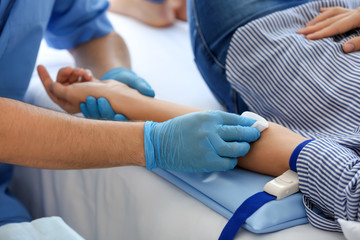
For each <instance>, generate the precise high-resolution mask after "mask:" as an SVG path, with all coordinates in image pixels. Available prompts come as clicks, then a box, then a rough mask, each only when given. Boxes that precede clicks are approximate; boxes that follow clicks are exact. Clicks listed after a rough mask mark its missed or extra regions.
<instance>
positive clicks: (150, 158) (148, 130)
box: [144, 121, 158, 170]
mask: <svg viewBox="0 0 360 240" xmlns="http://www.w3.org/2000/svg"><path fill="white" fill-rule="evenodd" d="M157 124H158V123H154V122H152V121H147V122H145V125H144V150H145V163H146V169H147V170H151V169H153V168H157V165H156V161H155V151H154V144H153V141H152V139H153V128H154V127H155V126H156V125H157Z"/></svg>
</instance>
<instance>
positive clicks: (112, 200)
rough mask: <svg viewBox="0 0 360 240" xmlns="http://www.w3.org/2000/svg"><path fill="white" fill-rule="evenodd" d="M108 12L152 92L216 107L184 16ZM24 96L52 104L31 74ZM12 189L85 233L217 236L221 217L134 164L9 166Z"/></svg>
mask: <svg viewBox="0 0 360 240" xmlns="http://www.w3.org/2000/svg"><path fill="white" fill-rule="evenodd" d="M110 18H111V20H112V22H113V24H114V25H115V28H116V30H117V31H118V32H119V33H120V34H121V35H122V36H123V37H124V39H125V41H126V42H127V44H128V46H129V49H130V53H131V56H132V63H133V69H134V70H135V72H137V73H138V75H140V76H142V77H143V78H145V79H146V80H147V81H148V82H149V83H150V85H151V86H152V87H153V88H154V90H155V92H156V97H157V98H160V99H165V100H169V101H172V102H176V103H180V104H185V105H191V106H195V107H200V108H207V109H222V107H221V106H220V105H219V104H218V103H217V101H216V100H215V98H214V97H213V96H212V94H211V93H210V91H209V89H208V88H207V86H206V84H205V83H204V81H203V80H202V78H201V76H200V74H199V73H198V71H197V69H196V66H195V63H194V62H193V57H192V52H191V48H190V42H189V36H188V26H187V24H186V23H183V22H177V23H176V24H175V25H174V26H172V27H170V28H165V29H154V28H150V27H147V26H144V25H142V24H141V23H139V22H136V21H134V20H132V19H128V18H126V17H122V16H117V15H113V14H110ZM38 63H39V64H40V63H41V64H44V65H45V66H46V67H48V68H49V70H50V72H51V74H52V75H53V76H55V75H56V73H57V70H58V68H60V67H63V66H67V65H73V61H72V59H71V57H70V55H69V54H68V53H67V52H66V51H55V50H52V49H49V48H48V47H47V46H46V45H45V44H43V45H42V47H41V51H40V55H39V58H38ZM26 101H28V102H30V103H32V104H36V105H40V106H43V107H47V108H53V109H56V110H60V109H59V108H58V107H57V106H55V105H54V104H53V103H52V102H51V101H50V99H49V98H48V97H47V96H46V93H45V91H44V89H43V87H42V85H41V83H40V81H39V79H38V76H37V74H36V73H34V75H33V79H32V82H31V85H30V88H29V91H28V93H27V97H26ZM50 134H51V133H50ZM13 189H14V191H15V192H16V194H17V195H18V196H19V197H20V199H21V200H22V201H23V202H24V204H25V205H26V206H27V208H28V209H29V210H30V213H31V214H32V215H33V217H35V218H38V217H43V216H61V217H62V218H63V219H64V221H65V222H66V223H67V224H68V225H70V226H71V227H72V228H73V229H74V230H75V231H77V232H78V233H79V234H80V235H82V236H83V237H84V238H86V239H89V240H92V239H99V240H104V239H107V240H112V239H124V240H136V239H146V240H151V239H153V240H162V239H163V240H169V239H171V240H176V239H186V240H190V239H194V240H201V239H204V240H209V239H217V238H218V236H219V234H220V232H221V231H222V229H223V227H224V226H225V224H226V222H227V219H225V218H224V217H223V216H221V215H219V214H218V213H216V212H214V211H213V210H211V209H209V208H208V207H206V206H205V205H203V204H202V203H201V202H199V201H198V200H196V199H194V198H192V197H191V196H189V195H188V194H186V193H185V192H183V191H182V190H180V189H178V188H177V187H175V186H174V185H172V184H171V183H169V182H167V181H166V180H164V179H162V178H161V177H159V176H157V175H155V174H154V173H152V172H149V171H147V170H146V169H145V168H142V167H121V168H112V169H100V170H71V171H53V170H39V169H30V168H23V167H16V170H15V178H14V181H13ZM236 239H241V240H252V239H254V240H259V239H270V240H271V239H273V240H275V239H276V240H281V239H283V240H285V239H292V240H296V239H299V240H303V239H316V240H335V239H336V240H338V239H344V237H343V235H342V234H340V233H331V232H325V231H321V230H318V229H315V228H313V227H312V226H310V225H309V224H305V225H301V226H297V227H293V228H289V229H286V230H283V231H279V232H275V233H268V234H261V235H257V234H253V233H250V232H248V231H246V230H243V229H242V230H240V231H239V233H238V235H237V238H236Z"/></svg>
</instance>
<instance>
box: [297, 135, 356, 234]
mask: <svg viewBox="0 0 360 240" xmlns="http://www.w3.org/2000/svg"><path fill="white" fill-rule="evenodd" d="M296 167H297V171H298V174H299V180H300V186H299V187H300V190H301V192H302V193H303V194H304V204H305V209H306V213H307V216H308V218H309V222H310V223H311V224H312V225H313V226H315V227H317V228H320V229H323V230H327V231H341V227H340V225H339V223H338V222H337V219H339V218H341V219H345V220H351V221H360V216H359V213H360V204H359V202H360V136H359V135H357V134H354V135H349V136H346V137H342V138H338V139H336V138H334V139H330V138H324V139H317V140H314V141H311V142H308V143H307V144H306V145H305V146H303V148H302V149H301V151H300V152H299V154H298V159H297V163H296Z"/></svg>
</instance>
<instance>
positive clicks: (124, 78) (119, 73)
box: [80, 68, 155, 121]
mask: <svg viewBox="0 0 360 240" xmlns="http://www.w3.org/2000/svg"><path fill="white" fill-rule="evenodd" d="M108 79H112V80H116V81H119V82H121V83H124V84H126V85H128V86H129V87H131V88H133V89H136V90H138V91H139V92H140V93H141V94H143V95H145V96H148V97H154V96H155V92H154V90H153V89H152V88H151V87H150V85H149V84H148V83H147V82H146V81H145V80H144V79H142V78H140V77H138V76H137V75H136V74H135V73H134V72H133V71H131V70H129V69H125V68H115V69H112V70H110V71H109V72H107V73H106V74H105V75H104V76H103V77H102V78H101V80H108ZM80 109H81V112H82V113H83V114H84V116H85V117H87V118H93V119H105V120H120V121H126V120H128V119H127V118H126V117H125V116H124V115H121V114H115V112H114V110H113V109H112V107H111V105H110V103H109V102H108V101H107V99H105V98H101V99H95V98H94V97H92V96H91V97H89V98H87V99H86V102H85V103H81V105H80Z"/></svg>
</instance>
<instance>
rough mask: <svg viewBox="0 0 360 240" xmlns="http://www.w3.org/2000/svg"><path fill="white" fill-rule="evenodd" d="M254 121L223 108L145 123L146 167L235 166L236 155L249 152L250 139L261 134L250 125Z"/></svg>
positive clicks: (223, 168) (199, 168)
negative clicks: (164, 120)
mask: <svg viewBox="0 0 360 240" xmlns="http://www.w3.org/2000/svg"><path fill="white" fill-rule="evenodd" d="M254 122H256V121H255V120H254V119H250V118H246V117H242V116H239V115H235V114H231V113H226V112H221V111H209V112H198V113H191V114H188V115H184V116H181V117H177V118H174V119H171V120H169V121H166V122H163V123H155V122H150V121H148V122H146V123H145V126H144V146H145V159H146V168H147V169H149V170H151V169H153V168H156V167H159V168H163V169H168V170H175V171H184V172H212V171H226V170H229V169H232V168H234V167H235V166H236V163H237V157H239V156H244V155H246V154H247V152H248V151H249V149H250V144H249V142H253V141H256V140H257V139H258V138H259V137H260V132H259V131H258V130H257V129H256V128H252V127H250V126H251V125H252V124H253V123H254Z"/></svg>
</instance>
